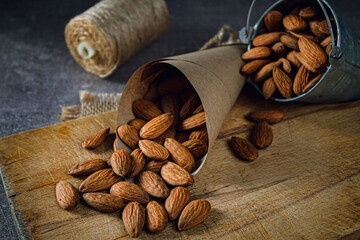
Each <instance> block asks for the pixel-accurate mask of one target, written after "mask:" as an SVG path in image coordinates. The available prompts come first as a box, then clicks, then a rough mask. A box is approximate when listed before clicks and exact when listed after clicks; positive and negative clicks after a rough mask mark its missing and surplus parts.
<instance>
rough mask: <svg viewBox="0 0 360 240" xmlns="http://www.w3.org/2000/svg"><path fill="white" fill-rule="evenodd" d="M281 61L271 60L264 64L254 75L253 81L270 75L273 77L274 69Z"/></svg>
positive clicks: (261, 79) (258, 80)
mask: <svg viewBox="0 0 360 240" xmlns="http://www.w3.org/2000/svg"><path fill="white" fill-rule="evenodd" d="M280 65H281V62H279V61H276V62H271V63H268V64H266V65H265V66H263V67H262V68H261V69H260V70H259V71H258V72H257V73H255V74H254V75H253V77H252V80H253V82H261V81H263V80H265V79H267V78H269V77H271V74H272V71H273V69H274V68H276V67H279V66H280Z"/></svg>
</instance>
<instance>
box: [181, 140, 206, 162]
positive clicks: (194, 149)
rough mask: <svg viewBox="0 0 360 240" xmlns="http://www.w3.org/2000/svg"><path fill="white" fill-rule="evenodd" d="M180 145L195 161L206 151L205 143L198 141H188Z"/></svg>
mask: <svg viewBox="0 0 360 240" xmlns="http://www.w3.org/2000/svg"><path fill="white" fill-rule="evenodd" d="M182 145H183V146H184V147H186V148H187V150H189V152H190V153H191V155H193V157H194V158H195V159H200V158H202V157H203V156H205V154H206V153H207V151H208V148H207V145H206V143H205V142H204V141H202V140H200V139H190V140H188V141H186V142H184V143H182Z"/></svg>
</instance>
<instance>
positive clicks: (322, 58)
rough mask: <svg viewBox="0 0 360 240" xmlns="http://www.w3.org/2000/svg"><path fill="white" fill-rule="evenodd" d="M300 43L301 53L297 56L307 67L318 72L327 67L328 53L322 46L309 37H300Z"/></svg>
mask: <svg viewBox="0 0 360 240" xmlns="http://www.w3.org/2000/svg"><path fill="white" fill-rule="evenodd" d="M298 45H299V49H300V54H298V55H296V57H297V58H298V59H299V61H300V62H301V63H302V64H303V65H304V66H305V67H306V68H307V69H309V70H310V71H312V72H315V73H318V72H320V71H322V70H323V69H324V68H325V66H326V64H327V55H326V53H325V52H324V50H322V48H321V47H320V46H318V45H317V44H316V43H314V42H313V41H311V40H309V39H307V38H300V39H299V42H298Z"/></svg>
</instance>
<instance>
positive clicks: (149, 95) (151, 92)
mask: <svg viewBox="0 0 360 240" xmlns="http://www.w3.org/2000/svg"><path fill="white" fill-rule="evenodd" d="M157 87H158V82H153V83H151V84H150V86H149V88H148V90H147V91H146V93H145V95H144V99H147V100H150V101H155V100H156V99H158V98H159V93H158V92H157Z"/></svg>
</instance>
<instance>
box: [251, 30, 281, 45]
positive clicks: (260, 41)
mask: <svg viewBox="0 0 360 240" xmlns="http://www.w3.org/2000/svg"><path fill="white" fill-rule="evenodd" d="M282 34H283V33H282V32H269V33H264V34H261V35H258V36H256V37H255V38H254V40H253V42H252V44H253V45H254V46H255V47H259V46H267V45H272V44H274V43H276V42H279V41H280V36H281V35H282Z"/></svg>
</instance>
